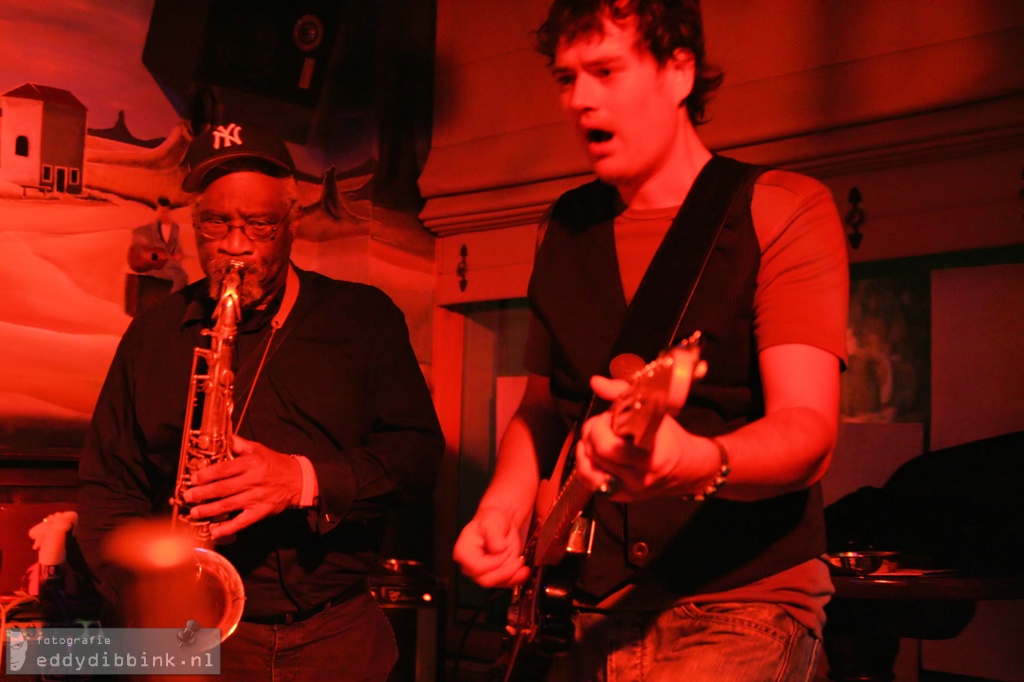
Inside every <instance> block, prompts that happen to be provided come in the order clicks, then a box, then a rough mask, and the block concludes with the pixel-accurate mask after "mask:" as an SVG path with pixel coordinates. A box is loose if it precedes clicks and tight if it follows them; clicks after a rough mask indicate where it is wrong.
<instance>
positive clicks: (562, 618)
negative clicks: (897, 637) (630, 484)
mask: <svg viewBox="0 0 1024 682" xmlns="http://www.w3.org/2000/svg"><path fill="white" fill-rule="evenodd" d="M706 369H707V365H706V363H705V362H704V361H703V360H700V332H695V333H694V334H693V336H691V337H690V338H689V339H687V340H685V341H683V342H682V343H680V344H679V345H677V346H673V347H672V348H670V349H669V350H667V351H664V352H662V353H661V354H660V355H659V356H658V357H657V359H655V360H654V361H653V362H651V363H649V364H647V365H645V366H644V367H642V368H641V369H639V370H637V371H636V372H635V373H634V374H633V376H632V378H631V382H630V385H629V387H628V388H627V389H626V390H625V391H623V392H622V394H620V395H619V397H618V398H616V399H615V400H614V401H613V403H612V406H611V408H610V409H609V411H610V412H611V417H612V429H613V430H614V431H615V433H617V434H618V435H619V436H621V437H624V438H625V437H629V438H632V439H633V442H634V444H635V445H636V446H637V447H640V448H643V449H646V450H650V449H651V448H652V447H653V446H654V434H655V432H656V431H657V429H658V426H659V425H660V424H661V420H662V419H663V418H664V417H665V416H666V415H673V416H674V415H676V414H678V412H679V410H680V409H682V406H683V404H684V403H685V402H686V398H687V395H688V394H689V390H690V384H691V383H692V381H693V380H694V379H699V378H701V377H702V376H704V374H705V372H706ZM575 446H576V439H575V438H574V437H570V438H569V439H567V440H566V443H565V445H564V446H563V447H562V452H561V453H560V454H559V457H558V462H557V463H556V465H555V470H554V472H553V473H552V475H551V478H550V479H547V480H544V481H541V484H540V487H539V489H538V492H537V502H536V506H535V507H536V516H535V518H534V522H533V524H532V526H531V532H530V536H529V539H528V540H527V542H526V545H525V547H524V549H523V558H524V560H525V561H526V563H527V564H528V565H529V566H530V567H531V572H530V577H529V579H527V581H526V582H525V583H523V584H522V585H520V586H519V587H517V588H516V590H515V592H514V593H513V597H512V603H511V605H510V606H509V610H508V622H507V625H506V630H508V633H509V635H510V636H511V638H512V642H513V643H512V646H511V647H510V650H509V653H508V654H507V656H506V661H507V662H506V675H505V677H504V679H505V680H509V679H511V673H512V668H513V666H514V664H515V661H516V658H517V655H518V654H519V652H520V650H521V649H522V648H523V647H524V646H528V647H529V648H530V649H531V650H533V651H535V652H536V653H538V654H541V655H543V656H555V655H558V654H561V653H564V652H565V651H566V650H568V648H569V647H570V646H571V645H572V643H573V638H574V635H575V626H574V625H573V622H572V616H573V598H572V591H573V585H574V584H575V582H576V581H575V575H576V572H577V570H578V567H579V564H580V562H582V561H584V560H585V559H586V557H587V555H588V554H589V553H590V543H591V540H592V538H593V528H592V524H591V522H590V521H589V520H588V519H586V518H585V517H584V516H583V515H582V514H583V511H584V509H586V507H587V505H588V504H589V502H590V500H591V498H592V497H593V496H594V494H595V493H596V492H597V491H595V490H594V489H592V488H590V487H588V486H587V485H586V484H584V483H583V481H582V480H581V479H579V478H578V477H577V476H576V471H575V468H573V469H572V470H571V471H569V472H568V474H567V475H566V471H565V467H566V464H567V461H568V455H569V453H570V452H571V450H572V448H574V447H575ZM563 481H564V483H563Z"/></svg>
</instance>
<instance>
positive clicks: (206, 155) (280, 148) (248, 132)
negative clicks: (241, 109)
mask: <svg viewBox="0 0 1024 682" xmlns="http://www.w3.org/2000/svg"><path fill="white" fill-rule="evenodd" d="M235 159H257V160H260V161H264V162H266V164H267V168H268V170H271V171H274V173H273V174H275V175H276V174H277V173H281V175H282V176H285V175H295V162H294V161H292V155H291V153H289V151H288V147H287V146H285V144H284V141H283V140H281V138H280V137H278V136H277V135H274V134H273V133H271V132H270V131H268V130H266V129H265V128H259V127H258V126H248V125H245V124H242V123H226V124H224V125H217V126H210V127H209V128H207V129H206V130H204V131H203V132H202V133H200V134H199V135H197V136H196V137H195V138H193V140H192V142H191V143H190V144H189V146H188V151H187V152H185V164H186V166H187V168H188V174H187V175H186V176H185V179H184V180H183V181H182V183H181V188H182V189H183V190H185V191H186V192H198V191H200V190H201V189H203V187H204V186H205V185H206V184H208V182H204V181H206V179H207V176H208V175H209V174H210V171H212V170H213V169H214V168H217V167H218V166H220V165H221V164H223V163H225V162H226V161H232V160H235Z"/></svg>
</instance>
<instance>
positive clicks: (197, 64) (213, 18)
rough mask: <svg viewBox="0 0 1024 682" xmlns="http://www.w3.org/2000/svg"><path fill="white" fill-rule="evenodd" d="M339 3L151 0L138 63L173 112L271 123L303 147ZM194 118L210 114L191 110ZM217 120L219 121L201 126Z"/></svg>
mask: <svg viewBox="0 0 1024 682" xmlns="http://www.w3.org/2000/svg"><path fill="white" fill-rule="evenodd" d="M344 4H345V3H343V2H339V0H289V1H288V2H281V0H156V2H155V3H154V5H153V13H152V15H151V16H150V22H149V31H148V33H147V34H146V43H145V46H144V48H143V52H142V63H143V64H144V65H145V66H146V68H147V69H148V70H149V72H150V73H151V74H152V75H153V77H154V78H155V79H156V81H157V83H158V84H159V85H160V87H161V89H163V91H164V94H165V95H166V96H167V97H168V99H169V100H170V102H171V105H172V106H173V107H174V108H175V111H177V113H178V114H179V115H180V116H181V117H182V118H185V119H192V120H195V118H196V115H197V111H196V109H197V101H198V102H199V104H198V106H199V107H200V108H206V109H210V108H211V105H210V101H211V100H213V101H214V103H215V107H213V108H219V109H221V110H223V111H224V112H225V114H224V117H225V118H230V117H231V116H232V115H238V116H244V117H245V118H246V119H247V120H249V121H252V120H253V118H254V116H255V115H259V116H263V117H265V118H267V119H271V118H272V119H274V120H275V123H276V125H277V126H278V127H281V126H282V125H283V126H284V127H285V130H283V131H282V132H283V133H284V134H285V135H286V137H287V139H290V140H292V141H295V142H304V141H305V140H304V137H305V135H306V134H308V130H309V127H310V123H311V120H312V117H313V114H314V110H315V109H316V107H317V105H318V104H319V102H320V95H321V91H322V90H323V87H324V82H325V80H326V79H327V77H328V72H329V70H330V68H331V62H332V58H333V54H334V51H335V48H336V43H338V42H339V40H338V37H339V33H340V24H341V14H342V7H343V5H344ZM199 113H200V114H201V117H203V116H208V115H211V114H212V115H214V116H216V112H199ZM205 122H210V123H223V122H226V120H225V121H218V120H213V121H205Z"/></svg>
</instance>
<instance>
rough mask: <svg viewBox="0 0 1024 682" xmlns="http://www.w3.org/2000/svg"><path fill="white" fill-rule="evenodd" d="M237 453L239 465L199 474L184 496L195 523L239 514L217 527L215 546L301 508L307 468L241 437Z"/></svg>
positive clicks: (228, 464) (212, 528)
mask: <svg viewBox="0 0 1024 682" xmlns="http://www.w3.org/2000/svg"><path fill="white" fill-rule="evenodd" d="M232 450H233V451H234V453H235V458H234V459H231V460H226V461H223V462H218V463H217V464H214V465H212V466H209V467H206V468H205V469H201V470H199V471H196V472H195V473H194V474H193V476H192V486H191V487H190V488H189V489H188V490H186V491H185V493H184V494H183V498H184V500H185V502H186V503H188V504H189V505H191V512H190V515H191V517H192V518H193V519H195V520H203V519H210V518H216V517H218V516H221V515H224V514H234V516H233V517H232V518H230V519H229V520H227V521H223V522H220V523H213V524H211V526H210V535H211V536H212V538H213V539H214V540H216V539H218V538H223V537H227V536H231V535H234V534H235V533H237V532H238V531H240V530H242V529H243V528H246V527H247V526H250V525H252V524H254V523H256V522H257V521H259V520H261V519H264V518H266V517H268V516H272V515H274V514H280V513H281V512H282V511H284V510H285V509H288V508H289V507H293V506H296V505H298V503H299V500H300V498H301V495H302V475H303V473H302V466H301V465H300V463H299V462H298V460H296V459H295V458H294V457H292V456H290V455H286V454H283V453H280V452H276V451H274V450H271V449H270V448H268V447H266V446H264V445H261V444H260V443H257V442H255V441H251V440H246V439H245V438H242V437H240V436H234V437H233V438H232ZM236 512H237V513H236Z"/></svg>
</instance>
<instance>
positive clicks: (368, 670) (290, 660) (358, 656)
mask: <svg viewBox="0 0 1024 682" xmlns="http://www.w3.org/2000/svg"><path fill="white" fill-rule="evenodd" d="M397 660H398V645H397V644H396V642H395V634H394V632H393V631H392V629H391V625H390V623H389V622H388V620H387V618H386V617H385V616H384V612H383V611H382V610H381V608H380V607H379V606H378V605H377V603H376V602H375V601H374V600H373V598H372V597H371V596H370V595H369V594H360V595H359V596H356V597H353V598H352V599H349V600H347V601H344V602H342V603H341V604H338V605H336V606H332V607H330V608H328V609H326V610H325V611H322V612H321V613H318V614H316V615H315V616H313V617H311V618H309V619H307V620H304V621H301V622H298V623H292V624H290V625H259V624H256V623H246V622H244V621H243V622H241V623H239V625H238V629H237V630H235V632H234V634H233V635H231V637H229V638H228V639H227V640H226V641H225V642H224V643H223V644H222V645H221V676H220V677H218V678H216V679H217V680H219V682H226V681H232V680H237V681H238V682H262V681H264V680H265V681H267V682H318V681H320V680H345V682H349V681H351V682H384V681H385V680H387V678H388V674H389V673H390V672H391V668H392V667H394V665H395V662H396V661H397Z"/></svg>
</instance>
